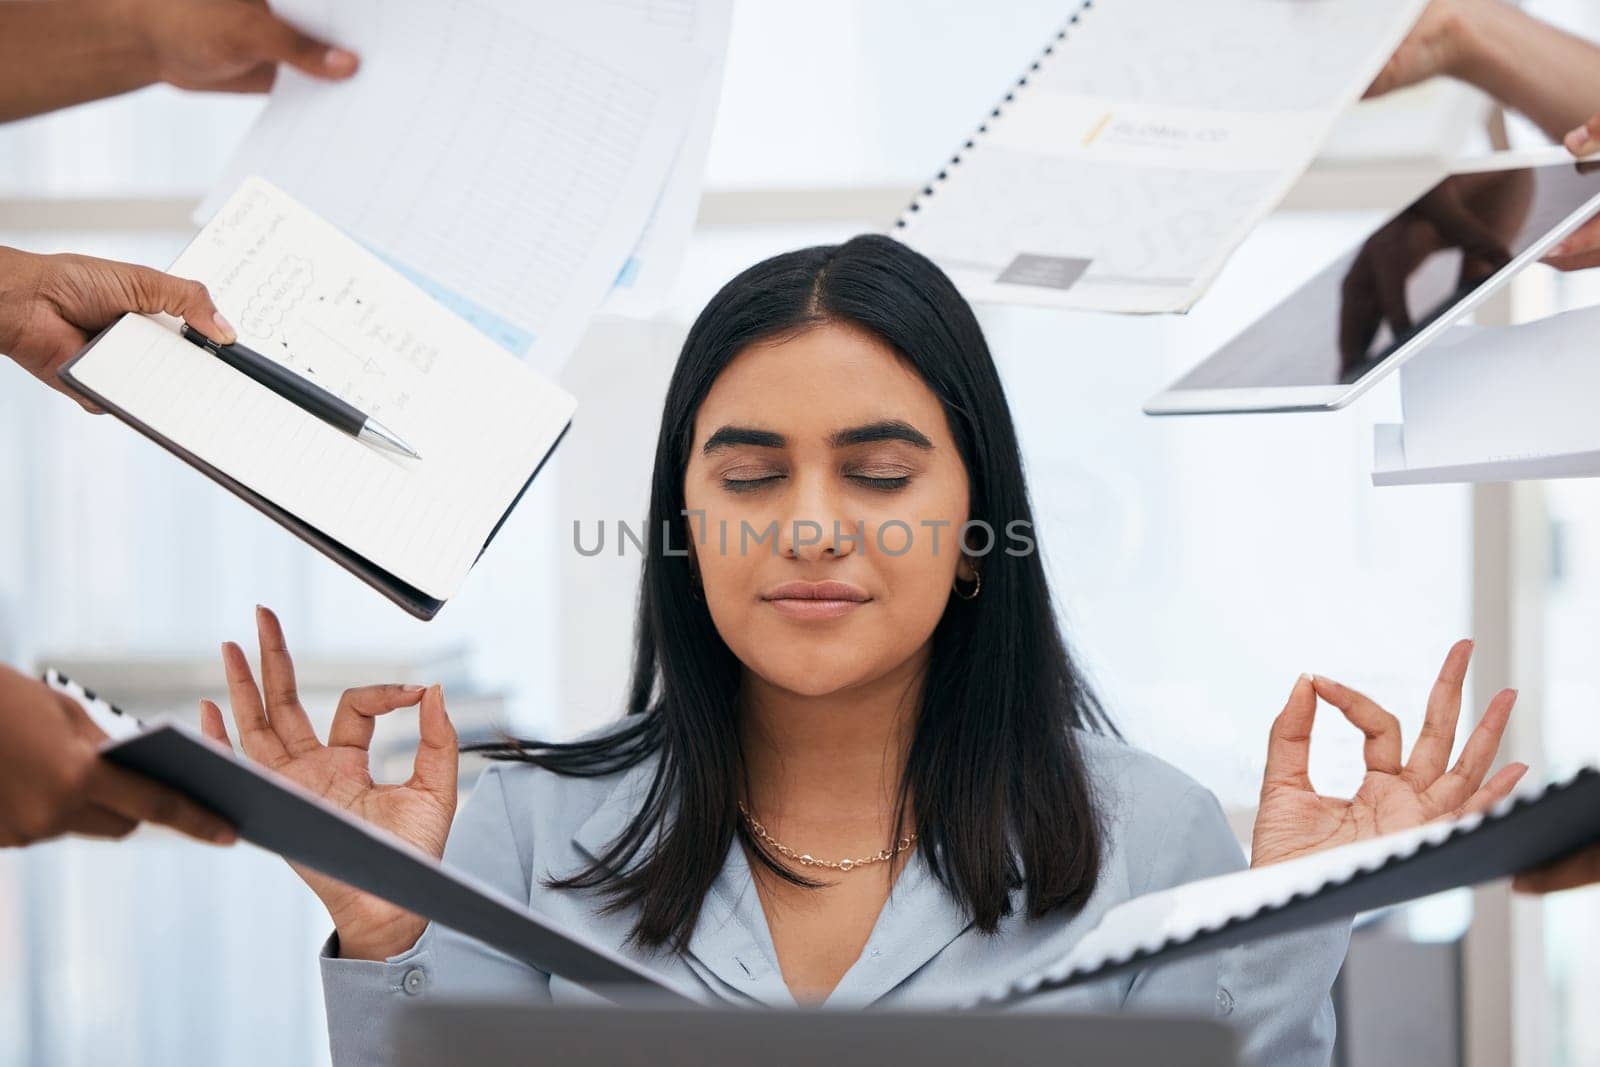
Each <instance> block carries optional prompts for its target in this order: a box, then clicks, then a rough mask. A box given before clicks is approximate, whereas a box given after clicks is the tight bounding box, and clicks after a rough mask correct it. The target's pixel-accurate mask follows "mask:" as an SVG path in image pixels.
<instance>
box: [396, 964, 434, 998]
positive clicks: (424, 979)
mask: <svg viewBox="0 0 1600 1067" xmlns="http://www.w3.org/2000/svg"><path fill="white" fill-rule="evenodd" d="M427 984H428V974H427V972H426V971H424V970H423V969H422V968H421V967H413V968H411V969H410V970H409V971H407V972H406V976H405V977H404V978H402V979H400V988H401V989H404V990H405V991H406V996H408V997H414V996H416V995H417V994H418V993H421V992H422V990H423V987H425V986H426V985H427Z"/></svg>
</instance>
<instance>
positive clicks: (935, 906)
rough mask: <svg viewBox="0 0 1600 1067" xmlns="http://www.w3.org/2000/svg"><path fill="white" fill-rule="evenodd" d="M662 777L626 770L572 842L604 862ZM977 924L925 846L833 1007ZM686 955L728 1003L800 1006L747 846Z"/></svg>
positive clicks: (731, 859)
mask: <svg viewBox="0 0 1600 1067" xmlns="http://www.w3.org/2000/svg"><path fill="white" fill-rule="evenodd" d="M654 774H655V761H654V760H645V761H644V762H642V763H639V764H636V765H635V766H633V767H631V768H629V769H628V770H627V771H625V772H623V775H622V777H621V778H620V779H618V781H617V782H616V784H615V785H614V786H612V788H611V790H610V791H609V792H608V793H607V795H606V797H605V799H604V800H602V801H601V803H600V805H599V807H597V808H595V810H594V811H593V812H591V813H590V814H589V816H588V818H586V819H585V820H584V821H583V822H582V823H581V824H580V825H579V827H578V829H577V831H576V832H575V833H574V834H573V837H572V841H573V843H574V844H575V845H577V846H578V847H579V848H580V849H582V850H583V851H584V852H585V853H587V854H588V855H589V857H590V858H591V859H599V858H600V857H601V856H602V855H604V854H605V852H606V849H607V846H609V845H610V844H611V843H612V842H613V841H615V840H616V838H617V837H618V836H619V835H620V834H621V833H622V831H623V829H624V828H626V827H627V825H628V823H629V822H631V821H632V820H633V817H634V816H635V815H636V814H637V813H638V811H639V809H640V808H641V807H642V806H643V805H644V800H645V796H646V795H647V794H648V792H649V789H650V781H651V778H652V777H653V776H654ZM971 925H972V920H971V918H970V916H969V915H968V914H967V912H966V909H964V908H963V907H961V905H960V904H959V903H958V902H957V901H956V899H955V898H954V897H953V896H952V895H951V894H950V893H949V891H948V890H946V889H945V887H944V886H943V885H942V884H941V883H940V882H939V880H938V879H937V878H936V877H934V875H933V871H932V869H931V868H930V867H929V866H928V864H927V861H926V860H925V859H924V857H923V853H922V850H921V849H918V850H916V851H914V852H913V853H912V855H911V860H910V861H909V862H908V863H907V864H906V867H905V869H904V870H902V871H901V872H900V876H899V877H898V878H897V879H896V881H895V884H894V888H893V890H892V891H891V892H890V894H889V899H888V900H887V901H885V903H884V905H883V910H882V911H881V912H879V913H878V919H877V922H876V923H875V924H874V926H873V928H872V933H871V935H870V936H869V937H868V938H867V942H866V944H865V945H864V946H863V947H862V949H861V955H860V956H859V957H858V958H857V959H856V961H855V963H853V964H852V965H851V966H850V968H849V970H847V971H846V972H845V973H844V976H843V977H842V978H840V980H839V983H838V985H836V986H835V987H834V989H833V992H832V993H830V994H829V995H828V999H827V1001H826V1006H828V1007H833V1006H836V1005H846V1006H860V1005H866V1004H871V1003H873V1002H874V1001H877V1000H878V999H880V998H882V997H883V996H885V995H886V994H888V993H890V992H891V991H893V990H894V989H895V988H896V987H897V986H899V985H900V984H901V983H902V982H904V981H905V980H906V979H907V978H909V977H910V976H911V975H912V974H914V973H915V972H916V971H917V970H918V969H920V968H921V967H922V966H923V965H924V964H926V963H927V962H928V961H929V960H931V959H932V958H933V957H934V956H936V955H938V954H939V953H940V952H941V951H942V950H943V949H944V948H945V947H946V946H947V945H949V944H950V943H951V942H952V941H954V940H955V939H956V938H957V937H960V936H961V934H962V933H964V932H965V931H966V929H967V928H968V927H969V926H971ZM687 955H688V962H689V966H690V967H692V968H693V969H694V970H695V972H696V973H697V974H699V975H700V977H701V979H702V980H703V981H705V982H706V983H707V985H709V986H710V987H711V988H712V989H713V990H715V991H716V992H717V993H718V994H719V995H721V996H722V997H724V998H725V999H729V1000H736V1001H746V1002H750V1001H754V1002H757V1003H761V1004H767V1005H772V1006H776V1007H794V1006H795V1000H794V996H793V995H792V994H791V993H790V992H789V987H788V986H787V985H785V984H784V981H783V972H782V971H781V969H780V968H779V966H778V954H777V950H776V949H775V948H774V947H773V943H772V932H771V929H770V928H769V927H768V925H767V919H766V913H765V912H764V911H763V909H762V906H761V898H760V896H759V895H758V894H757V893H756V888H755V882H754V879H753V877H752V875H751V871H750V864H749V862H748V860H747V859H746V858H745V853H744V849H743V848H740V847H739V845H738V843H737V842H735V843H734V844H733V845H732V846H730V847H729V849H728V855H727V857H726V858H725V860H724V862H723V865H722V870H721V871H720V872H719V873H718V875H717V878H716V880H715V881H714V882H713V883H712V886H711V891H710V892H709V893H707V894H706V899H705V902H704V904H703V905H702V907H701V910H700V918H699V921H698V922H697V923H696V924H695V929H694V933H693V934H692V935H691V936H690V939H689V946H688V953H687Z"/></svg>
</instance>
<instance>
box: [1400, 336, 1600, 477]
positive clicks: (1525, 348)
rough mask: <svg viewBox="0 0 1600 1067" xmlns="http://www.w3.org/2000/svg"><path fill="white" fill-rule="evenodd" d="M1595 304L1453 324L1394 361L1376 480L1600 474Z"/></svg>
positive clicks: (1599, 369)
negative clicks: (1521, 319) (1396, 386)
mask: <svg viewBox="0 0 1600 1067" xmlns="http://www.w3.org/2000/svg"><path fill="white" fill-rule="evenodd" d="M1597 341H1600V308H1581V309H1578V310H1576V311H1567V312H1563V313H1562V314H1559V315H1552V316H1551V317H1549V318H1546V319H1541V320H1539V321H1537V322H1530V323H1526V324H1523V325H1520V326H1492V327H1484V326H1457V327H1455V328H1454V329H1452V330H1450V331H1449V333H1447V334H1446V335H1445V336H1444V337H1443V338H1441V339H1440V340H1439V341H1437V342H1435V343H1434V344H1433V345H1432V346H1431V347H1429V348H1428V349H1427V350H1426V351H1424V352H1421V353H1419V354H1418V355H1417V356H1416V357H1415V358H1413V359H1412V360H1410V361H1409V362H1408V363H1406V365H1405V366H1404V367H1402V368H1401V369H1400V404H1401V410H1402V412H1403V418H1404V420H1405V422H1404V424H1403V425H1393V424H1384V425H1379V426H1377V427H1375V428H1374V458H1373V472H1372V481H1373V484H1374V485H1407V484H1413V485H1414V484H1421V483H1430V482H1503V481H1515V480H1517V479H1523V478H1582V477H1592V476H1596V475H1600V416H1597V411H1600V359H1596V357H1595V348H1596V343H1597Z"/></svg>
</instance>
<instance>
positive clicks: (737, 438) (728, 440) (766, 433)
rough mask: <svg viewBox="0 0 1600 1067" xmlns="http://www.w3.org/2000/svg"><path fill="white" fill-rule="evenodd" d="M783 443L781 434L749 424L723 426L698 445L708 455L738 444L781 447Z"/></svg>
mask: <svg viewBox="0 0 1600 1067" xmlns="http://www.w3.org/2000/svg"><path fill="white" fill-rule="evenodd" d="M785 443H786V442H785V441H784V437H783V434H781V433H773V432H772V431H771V430H757V429H754V428H752V427H749V426H723V427H722V428H720V429H719V430H717V432H716V433H714V434H712V435H711V436H710V437H708V438H706V443H705V444H704V445H702V446H701V447H700V453H701V454H702V455H706V456H709V455H710V454H711V453H713V452H717V451H720V450H722V449H724V448H736V447H738V446H739V445H753V446H755V447H756V448H782V447H783V446H784V444H785Z"/></svg>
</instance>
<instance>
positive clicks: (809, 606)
mask: <svg viewBox="0 0 1600 1067" xmlns="http://www.w3.org/2000/svg"><path fill="white" fill-rule="evenodd" d="M865 603H866V601H864V600H812V599H802V598H798V597H794V598H789V597H778V598H775V599H771V600H768V601H767V604H768V605H769V606H770V607H771V608H772V610H774V611H776V612H777V613H778V614H780V615H787V616H789V617H790V618H791V619H837V618H838V617H839V616H841V615H848V614H849V613H850V612H852V611H854V610H856V609H857V608H859V607H861V606H862V605H863V604H865Z"/></svg>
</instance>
